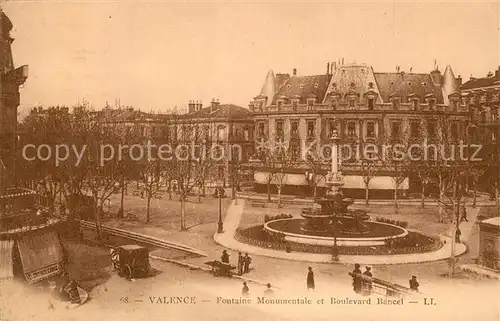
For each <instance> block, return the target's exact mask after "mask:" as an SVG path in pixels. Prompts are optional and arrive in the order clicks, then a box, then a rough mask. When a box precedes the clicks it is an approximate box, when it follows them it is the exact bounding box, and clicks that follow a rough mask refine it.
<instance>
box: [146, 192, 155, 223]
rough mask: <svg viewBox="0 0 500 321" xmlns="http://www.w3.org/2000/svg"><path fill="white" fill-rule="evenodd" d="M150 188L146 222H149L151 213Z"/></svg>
mask: <svg viewBox="0 0 500 321" xmlns="http://www.w3.org/2000/svg"><path fill="white" fill-rule="evenodd" d="M152 194H153V193H151V190H149V191H148V208H147V210H146V223H149V219H150V215H151V196H152Z"/></svg>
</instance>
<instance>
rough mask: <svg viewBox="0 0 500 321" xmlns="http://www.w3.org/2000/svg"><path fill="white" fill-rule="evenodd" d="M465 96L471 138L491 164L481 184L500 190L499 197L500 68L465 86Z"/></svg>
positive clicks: (463, 88) (463, 90)
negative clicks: (480, 147)
mask: <svg viewBox="0 0 500 321" xmlns="http://www.w3.org/2000/svg"><path fill="white" fill-rule="evenodd" d="M460 89H461V92H462V95H463V97H464V100H466V101H467V102H468V104H469V108H470V121H471V124H473V126H471V128H470V130H471V133H470V134H471V136H473V137H475V139H476V140H478V141H480V142H481V143H482V145H483V149H482V151H483V152H482V157H483V158H484V159H486V160H488V162H487V163H488V164H487V167H488V168H486V170H485V173H484V175H483V176H484V177H485V178H487V179H482V180H480V182H482V183H484V184H485V185H486V187H487V188H488V187H489V189H490V191H491V192H492V194H493V190H491V187H495V186H496V187H497V188H496V189H495V192H496V193H497V196H496V198H497V199H498V198H499V195H498V186H499V181H500V166H499V164H500V139H499V135H500V67H498V69H497V70H496V71H495V72H489V73H488V74H487V75H486V77H483V78H474V77H471V78H470V80H469V81H467V82H465V83H464V84H463V85H462V86H461V87H460Z"/></svg>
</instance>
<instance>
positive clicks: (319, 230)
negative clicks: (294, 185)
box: [264, 131, 408, 257]
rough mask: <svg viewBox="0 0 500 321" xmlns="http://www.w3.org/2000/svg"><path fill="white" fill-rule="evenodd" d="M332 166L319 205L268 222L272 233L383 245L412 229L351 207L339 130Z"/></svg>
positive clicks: (328, 242) (308, 240)
mask: <svg viewBox="0 0 500 321" xmlns="http://www.w3.org/2000/svg"><path fill="white" fill-rule="evenodd" d="M331 141H332V147H331V149H332V152H331V153H332V161H331V169H330V171H329V173H328V174H327V176H326V186H327V187H328V189H329V190H328V192H327V194H326V196H325V197H323V198H320V199H316V200H315V203H316V205H315V206H313V207H308V208H303V209H302V212H301V216H302V218H288V219H281V220H275V221H270V222H267V223H266V224H265V225H264V229H265V230H266V231H267V232H268V233H270V234H278V233H279V234H281V235H283V236H284V238H285V240H286V241H290V242H296V243H303V244H311V245H323V246H333V253H334V257H336V249H337V246H338V245H339V246H379V245H384V244H385V242H386V240H387V239H395V238H400V237H404V236H406V235H407V234H408V231H407V230H406V229H404V228H401V227H399V226H395V225H392V224H386V223H381V222H373V221H369V216H368V215H367V214H366V211H363V210H349V208H348V207H349V206H350V205H352V204H353V203H354V200H353V199H349V198H344V197H343V194H342V186H343V185H344V182H343V178H342V175H341V173H340V171H339V168H338V167H339V166H338V162H339V160H338V158H339V157H338V155H339V138H338V134H337V132H336V131H334V132H333V135H332V137H331ZM318 206H319V207H320V208H318Z"/></svg>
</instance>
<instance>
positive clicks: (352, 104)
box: [349, 98, 355, 109]
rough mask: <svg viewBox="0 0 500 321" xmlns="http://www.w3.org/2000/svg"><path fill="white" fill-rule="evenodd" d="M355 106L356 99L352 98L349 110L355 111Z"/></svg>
mask: <svg viewBox="0 0 500 321" xmlns="http://www.w3.org/2000/svg"><path fill="white" fill-rule="evenodd" d="M354 106H355V103H354V99H353V98H350V99H349V109H354Z"/></svg>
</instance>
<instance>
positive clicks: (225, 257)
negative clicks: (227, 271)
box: [220, 250, 229, 264]
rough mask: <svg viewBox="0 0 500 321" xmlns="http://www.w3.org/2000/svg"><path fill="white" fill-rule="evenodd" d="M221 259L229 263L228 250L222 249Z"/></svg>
mask: <svg viewBox="0 0 500 321" xmlns="http://www.w3.org/2000/svg"><path fill="white" fill-rule="evenodd" d="M220 260H221V262H222V263H227V264H229V254H227V251H226V250H223V251H222V256H221V257H220Z"/></svg>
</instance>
